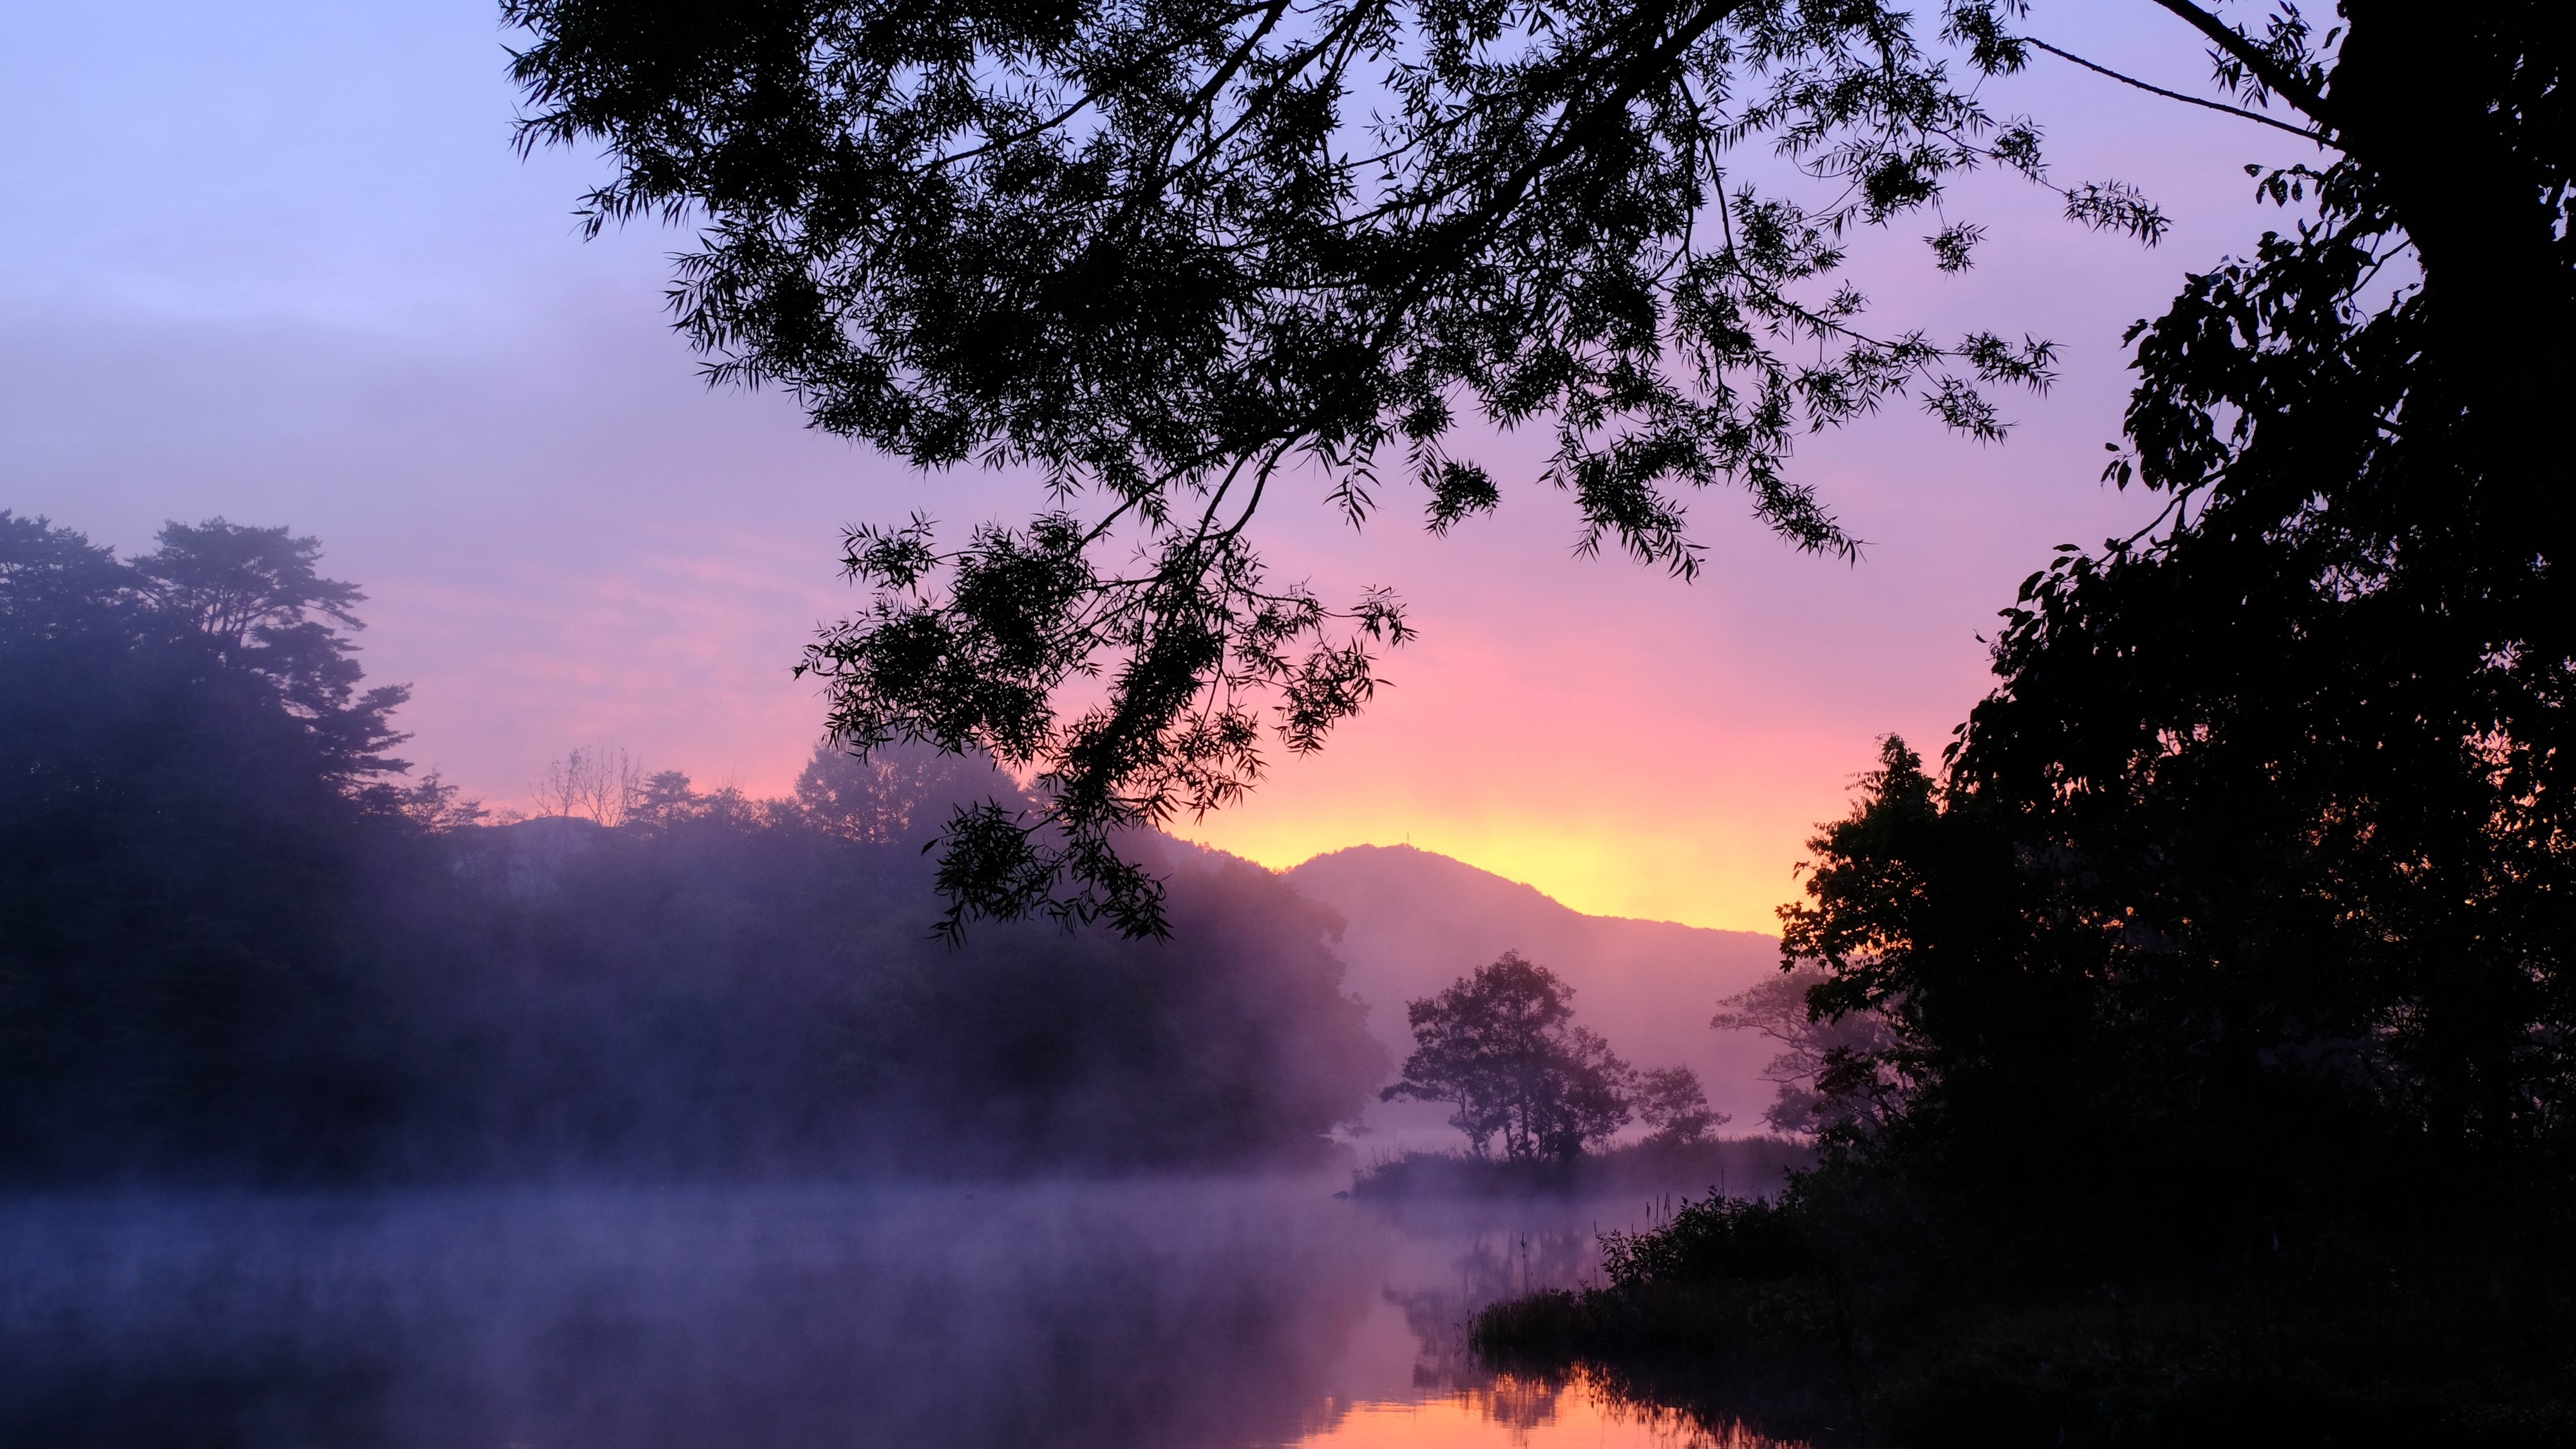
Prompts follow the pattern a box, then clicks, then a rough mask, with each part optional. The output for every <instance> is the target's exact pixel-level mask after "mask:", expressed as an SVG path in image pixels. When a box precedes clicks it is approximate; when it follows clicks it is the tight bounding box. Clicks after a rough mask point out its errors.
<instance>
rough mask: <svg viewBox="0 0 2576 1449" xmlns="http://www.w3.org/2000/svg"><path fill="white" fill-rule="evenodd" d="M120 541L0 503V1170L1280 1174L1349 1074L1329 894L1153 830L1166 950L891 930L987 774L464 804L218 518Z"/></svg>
mask: <svg viewBox="0 0 2576 1449" xmlns="http://www.w3.org/2000/svg"><path fill="white" fill-rule="evenodd" d="M160 545H161V546H160V547H159V549H158V550H156V551H155V552H152V553H150V554H146V555H142V556H140V557H136V558H134V559H131V560H120V559H118V558H116V557H115V556H114V555H113V554H112V553H111V552H110V551H109V550H106V549H104V548H100V547H96V546H93V545H91V544H90V543H89V542H88V541H87V540H85V539H84V538H82V537H81V536H80V535H78V534H76V533H73V532H70V531H68V530H63V529H57V528H53V527H50V526H48V525H47V524H46V523H45V522H44V521H42V520H37V519H28V518H23V517H14V516H11V515H8V514H0V766H5V768H0V1174H5V1175H6V1176H7V1177H9V1178H12V1179H16V1180H19V1181H57V1182H60V1181H99V1180H146V1179H161V1180H174V1179H175V1180H232V1181H246V1180H306V1181H314V1180H424V1179H439V1178H449V1177H456V1176H525V1175H531V1174H535V1175H600V1174H608V1175H620V1174H641V1175H651V1176H667V1175H692V1174H708V1173H723V1174H730V1175H738V1174H744V1173H812V1172H818V1171H821V1172H834V1171H845V1170H854V1169H859V1168H865V1167H870V1166H882V1165H889V1164H899V1165H910V1166H916V1167H933V1168H973V1169H1007V1168H1014V1167H1023V1166H1039V1165H1084V1166H1132V1165H1153V1164H1164V1165H1171V1164H1184V1163H1188V1164H1205V1163H1214V1162H1242V1161H1245V1160H1248V1159H1261V1158H1275V1157H1279V1156H1282V1155H1287V1156H1295V1155H1298V1154H1311V1153H1313V1152H1315V1151H1316V1150H1318V1149H1319V1148H1320V1147H1321V1146H1322V1142H1323V1134H1324V1132H1325V1131H1326V1130H1327V1129H1328V1128H1329V1127H1331V1126H1332V1124H1334V1123H1335V1122H1336V1121H1338V1120H1340V1119H1343V1118H1345V1117H1347V1116H1350V1115H1351V1114H1353V1113H1354V1112H1356V1111H1357V1110H1358V1108H1359V1107H1360V1106H1361V1105H1362V1104H1363V1103H1364V1102H1365V1101H1366V1100H1367V1095H1368V1093H1369V1092H1370V1091H1371V1090H1372V1089H1373V1088H1374V1087H1375V1086H1376V1085H1377V1084H1378V1082H1379V1081H1380V1079H1381V1078H1382V1076H1383V1074H1384V1070H1385V1061H1384V1055H1383V1052H1382V1050H1381V1049H1380V1048H1378V1047H1377V1046H1376V1045H1375V1044H1374V1043H1373V1042H1372V1041H1371V1039H1370V1038H1369V1037H1368V1036H1367V1035H1366V1033H1365V1032H1364V1030H1363V1028H1362V1011H1363V1008H1362V1007H1361V1006H1360V1005H1359V1004H1358V1003H1357V1002H1355V1001H1353V1000H1351V999H1349V998H1348V997H1346V996H1344V995H1343V994H1342V991H1341V971H1342V968H1341V964H1340V962H1339V961H1338V959H1337V958H1336V957H1335V956H1334V955H1333V953H1332V952H1331V950H1330V949H1329V947H1328V945H1327V944H1326V939H1325V938H1326V934H1327V932H1328V930H1329V929H1331V928H1332V925H1333V922H1332V920H1331V918H1330V916H1329V914H1328V913H1326V912H1324V911H1322V910H1321V909H1320V908H1318V907H1315V906H1312V905H1310V904H1308V903H1307V902H1305V901H1303V900H1302V899H1300V898H1299V897H1297V896H1296V895H1295V894H1294V893H1293V892H1292V891H1291V890H1290V889H1289V888H1288V887H1287V886H1286V885H1284V884H1283V883H1281V882H1279V881H1277V880H1276V879H1275V878H1273V877H1272V876H1270V875H1269V874H1268V873H1267V872H1264V871H1261V870H1258V869H1257V868H1254V867H1251V866H1248V865H1246V864H1243V863H1241V862H1237V861H1232V860H1228V859H1225V858H1221V857H1210V856H1202V855H1198V854H1196V853H1193V852H1190V851H1189V850H1188V849H1187V848H1185V847H1178V846H1172V845H1160V846H1157V845H1155V844H1154V843H1151V842H1147V843H1144V848H1146V849H1148V850H1156V849H1159V850H1160V851H1161V852H1162V854H1163V858H1162V859H1161V860H1160V861H1159V866H1160V868H1161V869H1162V870H1163V871H1164V872H1165V873H1167V874H1168V876H1169V880H1170V886H1169V891H1170V895H1169V901H1170V915H1171V922H1172V938H1171V940H1169V941H1168V942H1136V941H1126V940H1122V939H1118V938H1115V937H1113V936H1110V935H1108V934H1106V933H1102V932H1093V931H1064V930H1060V929H1056V928H1054V927H1052V926H1046V925H1021V926H991V927H986V928H980V929H978V930H977V931H976V932H975V933H974V934H973V936H972V938H971V939H970V940H969V941H968V942H967V943H966V944H965V945H964V946H962V947H955V948H952V947H951V946H949V945H946V944H943V943H941V942H939V941H937V940H934V939H933V937H932V928H933V926H934V925H935V924H936V921H937V919H938V912H937V909H936V906H937V901H936V898H935V896H934V894H933V892H932V889H931V873H932V869H933V867H932V865H931V863H930V861H929V860H928V859H927V858H926V857H925V855H924V853H923V849H922V847H923V846H924V844H925V843H926V842H927V841H928V840H929V839H930V838H931V836H932V835H933V833H934V832H935V830H936V829H937V827H938V826H939V824H940V823H942V822H943V821H944V820H945V819H946V817H947V815H948V813H949V808H950V807H951V806H952V805H953V804H956V803H962V802H970V801H973V800H978V799H984V798H990V797H996V796H998V797H1000V798H1002V799H1004V800H1005V801H1008V800H1009V799H1010V796H1011V794H1012V792H1013V791H1014V789H1015V787H1014V786H1013V784H1012V782H1011V781H1010V779H1009V778H1008V777H1007V776H1004V775H1002V774H1000V773H999V772H997V771H994V770H992V769H991V768H990V767H989V766H986V765H983V764H981V763H971V764H970V763H968V762H964V761H960V760H958V759H956V758H954V757H941V756H937V755H935V754H932V753H930V752H927V751H921V752H910V753H907V752H901V751H897V752H893V753H890V754H880V756H879V757H878V758H877V759H875V760H873V761H871V762H868V763H864V764H863V763H861V762H859V761H856V760H852V759H849V758H847V757H844V756H838V755H834V754H832V753H829V752H818V753H817V756H816V758H815V760H814V762H813V763H812V765H811V766H810V767H809V768H808V770H807V771H806V773H805V775H804V777H803V778H802V779H801V780H800V781H799V784H798V788H797V791H796V795H795V797H794V798H792V799H787V800H754V799H749V798H746V797H744V796H742V795H741V794H740V793H738V792H735V791H730V790H719V791H714V792H700V791H697V790H694V789H692V788H690V786H689V782H688V781H687V780H686V779H685V777H682V776H679V775H677V774H673V773H665V774H662V775H658V776H655V777H653V778H652V779H651V780H650V781H649V782H645V783H644V787H643V788H642V789H640V790H634V791H631V792H628V793H627V794H624V795H621V797H620V798H619V800H618V802H617V803H618V805H619V806H620V807H623V808H621V809H611V810H607V811H602V812H598V813H600V814H602V815H603V816H604V817H605V818H606V819H608V820H610V821H613V822H615V823H613V824H603V823H601V822H600V821H599V820H594V819H588V818H581V817H577V816H572V815H555V816H547V817H540V818H537V819H532V820H525V821H517V822H513V823H508V824H495V823H492V822H491V821H490V820H489V819H488V818H486V817H485V816H484V815H483V814H482V812H481V811H480V810H479V809H478V808H476V807H475V806H473V805H472V804H470V803H468V802H464V801H461V800H460V799H459V798H458V797H457V794H456V792H455V790H454V789H453V788H452V787H449V786H446V785H444V784H443V783H441V782H440V781H439V780H438V779H437V778H436V777H435V776H434V775H432V776H429V777H427V778H425V779H422V780H419V781H417V782H413V781H410V780H409V779H408V778H407V775H408V769H409V767H408V766H407V765H405V764H404V762H402V761H400V760H397V759H395V758H393V757H392V756H391V755H390V754H388V751H389V750H391V749H393V748H395V747H397V746H398V745H399V744H400V743H401V740H402V736H401V735H399V734H398V733H397V732H396V730H395V729H394V726H393V723H392V719H391V716H392V713H393V711H394V710H395V709H396V708H397V707H398V706H399V705H401V703H402V702H403V700H404V698H405V691H404V690H402V689H401V688H399V687H392V688H386V687H378V688H374V689H368V688H365V687H364V685H363V680H362V677H361V673H360V670H359V668H358V666H357V663H356V660H355V659H354V658H353V657H352V656H353V652H354V651H353V647H352V645H351V643H350V640H349V637H348V636H349V634H350V632H351V631H353V630H354V629H355V628H356V627H358V621H357V619H356V617H355V616H354V614H353V613H352V612H351V611H352V609H353V608H354V606H355V605H357V604H358V603H359V602H361V601H362V596H361V595H360V594H359V593H358V592H357V591H356V590H355V589H354V588H352V587H350V586H349V585H346V584H342V583H337V582H334V581H330V580H327V579H323V578H320V577H319V576H318V575H317V574H316V573H315V570H314V563H315V560H316V558H317V556H318V552H319V550H318V545H317V544H316V543H315V542H314V541H313V540H310V539H298V538H294V537H291V536H290V535H289V534H288V533H287V531H286V530H284V529H282V528H277V529H252V528H243V527H238V526H234V525H230V524H226V523H223V522H221V521H216V522H211V523H208V524H206V525H203V526H201V527H185V526H180V525H172V526H171V527H170V528H168V529H166V530H164V532H163V533H162V535H161V538H160Z"/></svg>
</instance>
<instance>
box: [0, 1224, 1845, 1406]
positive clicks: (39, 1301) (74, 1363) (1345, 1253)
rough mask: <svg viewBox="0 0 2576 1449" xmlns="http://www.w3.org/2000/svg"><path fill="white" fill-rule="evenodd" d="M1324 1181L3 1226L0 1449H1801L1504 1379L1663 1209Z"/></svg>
mask: <svg viewBox="0 0 2576 1449" xmlns="http://www.w3.org/2000/svg"><path fill="white" fill-rule="evenodd" d="M1337 1185H1338V1184H1337V1183H1335V1182H1327V1181H1306V1180H1300V1181H1233V1182H1165V1181H1154V1182H1122V1183H1088V1184H1057V1185H1048V1186H1015V1187H998V1186H994V1185H989V1184H986V1185H976V1186H965V1185H941V1186H921V1185H910V1186H901V1187H881V1188H850V1187H835V1188H828V1189H825V1188H813V1189H804V1188H798V1189H778V1188H769V1189H758V1190H749V1189H742V1190H723V1191H717V1190H625V1189H622V1190H610V1189H591V1188H584V1189H547V1190H511V1191H484V1192H442V1193H406V1194H399V1195H367V1196H309V1197H279V1196H252V1195H240V1196H197V1197H144V1196H132V1197H108V1198H101V1197H76V1198H44V1199H22V1200H17V1201H13V1202H9V1203H6V1204H0V1443H7V1444H30V1445H33V1444H43V1445H48V1446H102V1449H104V1446H116V1449H128V1446H132V1449H144V1446H150V1449H197V1446H204V1449H232V1446H239V1449H254V1446H256V1449H322V1446H331V1449H378V1446H381V1449H684V1446H685V1449H808V1446H811V1449H824V1446H831V1449H871V1446H905V1449H1003V1446H1010V1449H1022V1446H1049V1449H1052V1446H1067V1449H1090V1446H1098V1449H1234V1446H1287V1445H1297V1446H1311V1449H1327V1446H1330V1449H1363V1446H1366V1449H1399V1446H1401V1449H1430V1446H1441V1449H1476V1446H1487V1445H1492V1446H1502V1445H1511V1446H1526V1449H1555V1446H1572V1445H1583V1446H1588V1449H1629V1446H1638V1449H1642V1446H1649V1445H1652V1446H1661V1449H1682V1446H1698V1445H1708V1446H1725V1449H1757V1446H1773V1445H1779V1446H1791V1445H1794V1444H1795V1443H1797V1442H1798V1441H1791V1440H1782V1439H1773V1438H1767V1437H1765V1436H1764V1435H1762V1434H1760V1433H1757V1432H1755V1431H1754V1430H1753V1429H1751V1428H1749V1427H1747V1426H1746V1425H1744V1424H1742V1423H1739V1422H1735V1421H1733V1420H1732V1419H1730V1418H1729V1417H1728V1416H1727V1415H1725V1414H1723V1413H1710V1412H1708V1411H1707V1410H1706V1409H1705V1407H1703V1408H1702V1410H1701V1411H1700V1412H1699V1413H1698V1414H1697V1415H1695V1416H1694V1415H1685V1414H1681V1413H1678V1412H1674V1411H1669V1410H1658V1409H1655V1408H1652V1407H1648V1406H1643V1405H1638V1404H1634V1403H1631V1402H1628V1401H1626V1400H1624V1399H1622V1398H1620V1397H1619V1396H1618V1395H1615V1394H1612V1393H1610V1392H1608V1391H1606V1390H1603V1389H1600V1388H1597V1387H1595V1386H1593V1385H1591V1384H1590V1383H1588V1382H1586V1381H1583V1380H1580V1379H1578V1380H1576V1381H1573V1382H1562V1381H1543V1380H1533V1379H1522V1378H1514V1377H1511V1376H1508V1375H1496V1374H1494V1373H1491V1372H1489V1371H1487V1370H1486V1369H1484V1368H1483V1367H1481V1366H1480V1365H1479V1364H1478V1363H1477V1362H1476V1361H1475V1360H1474V1358H1473V1356H1472V1355H1471V1354H1469V1353H1468V1352H1467V1349H1466V1346H1465V1341H1464V1340H1465V1332H1464V1330H1465V1324H1466V1321H1467V1319H1468V1317H1469V1316H1470V1315H1471V1314H1472V1313H1473V1311H1474V1310H1475V1308H1476V1306H1477V1305H1479V1304H1480V1303H1483V1302H1486V1301H1489V1300H1491V1299H1493V1298H1495V1297H1498V1296H1502V1295H1505V1294H1508V1293H1512V1292H1517V1291H1520V1290H1521V1289H1523V1288H1525V1287H1532V1286H1546V1285H1555V1284H1565V1283H1571V1282H1573V1281H1575V1280H1577V1279H1578V1278H1580V1277H1582V1276H1584V1275H1586V1274H1588V1273H1592V1272H1595V1271H1596V1270H1597V1261H1598V1260H1597V1248H1596V1244H1595V1241H1594V1237H1593V1233H1594V1230H1595V1229H1596V1228H1597V1227H1614V1226H1623V1225H1630V1224H1633V1223H1634V1222H1637V1221H1642V1220H1643V1219H1644V1218H1645V1216H1646V1215H1647V1213H1648V1211H1649V1207H1648V1205H1647V1204H1645V1203H1643V1202H1635V1203H1616V1204H1613V1203H1573V1204H1566V1203H1557V1204H1444V1205H1425V1204H1411V1205H1404V1206H1400V1207H1386V1206H1380V1205H1376V1204H1367V1203H1358V1202H1351V1201H1343V1200H1337V1199H1335V1198H1334V1197H1333V1196H1332V1195H1331V1194H1332V1189H1333V1187H1335V1186H1337Z"/></svg>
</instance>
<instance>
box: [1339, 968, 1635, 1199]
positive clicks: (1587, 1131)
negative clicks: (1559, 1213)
mask: <svg viewBox="0 0 2576 1449" xmlns="http://www.w3.org/2000/svg"><path fill="white" fill-rule="evenodd" d="M1573 1003H1574V988H1573V987H1571V986H1568V985H1566V984H1565V983H1564V982H1563V981H1561V980H1559V979H1558V978H1557V975H1556V973H1555V972H1552V971H1550V970H1548V969H1547V968H1546V967H1544V966H1540V965H1536V964H1533V963H1532V962H1529V961H1526V960H1523V959H1522V958H1521V956H1520V954H1519V953H1518V952H1516V951H1506V952H1504V953H1503V954H1502V957H1501V958H1500V959H1499V960H1496V961H1495V962H1494V963H1493V964H1492V965H1490V966H1480V967H1478V968H1476V970H1475V972H1474V973H1473V974H1472V975H1469V976H1464V977H1461V978H1459V979H1458V980H1457V981H1456V982H1454V983H1452V984H1451V985H1450V986H1449V987H1448V988H1447V989H1445V990H1443V991H1441V992H1440V993H1439V994H1438V995H1436V996H1429V997H1424V998H1421V999H1419V1000H1414V1001H1409V1002H1406V1003H1405V1008H1404V1010H1405V1019H1406V1020H1407V1021H1408V1022H1409V1023H1411V1025H1412V1028H1413V1040H1414V1043H1415V1046H1414V1049H1413V1055H1411V1056H1409V1057H1407V1058H1406V1059H1405V1062H1404V1075H1403V1076H1402V1077H1401V1078H1399V1079H1398V1080H1397V1081H1396V1082H1395V1084H1394V1085H1393V1086H1390V1087H1388V1088H1386V1089H1385V1091H1384V1092H1383V1093H1381V1094H1380V1095H1382V1096H1383V1097H1384V1098H1385V1099H1386V1100H1387V1101H1390V1102H1392V1101H1395V1100H1397V1099H1399V1098H1411V1099H1414V1100H1418V1101H1426V1102H1452V1103H1455V1104H1456V1105H1457V1108H1458V1110H1457V1111H1456V1112H1454V1113H1452V1114H1451V1115H1450V1118H1449V1124H1450V1125H1451V1126H1453V1127H1455V1128H1457V1129H1458V1130H1459V1131H1461V1132H1464V1133H1466V1134H1467V1141H1468V1145H1469V1146H1470V1147H1471V1148H1472V1149H1473V1150H1474V1151H1475V1153H1476V1155H1477V1156H1479V1157H1482V1156H1484V1155H1485V1154H1486V1152H1487V1151H1488V1150H1489V1149H1488V1144H1490V1143H1491V1142H1492V1141H1493V1139H1494V1138H1495V1137H1496V1136H1497V1135H1499V1136H1500V1137H1501V1138H1502V1139H1503V1156H1504V1157H1505V1158H1506V1159H1508V1160H1509V1161H1512V1162H1531V1161H1538V1160H1543V1159H1544V1160H1554V1161H1560V1162H1562V1161H1570V1160H1572V1159H1573V1158H1574V1157H1576V1156H1577V1155H1578V1154H1580V1153H1581V1152H1582V1151H1583V1149H1584V1147H1585V1146H1586V1145H1588V1144H1590V1143H1594V1142H1598V1141H1600V1140H1602V1139H1604V1138H1606V1137H1608V1136H1609V1135H1610V1134H1611V1133H1613V1132H1616V1131H1618V1130H1619V1129H1620V1128H1621V1127H1624V1126H1626V1125H1627V1123H1628V1118H1629V1108H1628V1102H1629V1094H1630V1092H1631V1090H1632V1087H1633V1082H1632V1079H1633V1078H1634V1076H1635V1073H1634V1072H1633V1071H1631V1070H1630V1068H1629V1066H1628V1064H1627V1063H1626V1062H1623V1061H1621V1060H1620V1059H1619V1058H1618V1057H1617V1056H1616V1055H1614V1054H1613V1053H1612V1052H1611V1050H1610V1044H1609V1043H1608V1042H1606V1041H1603V1040H1602V1039H1601V1036H1600V1034H1599V1033H1597V1032H1594V1031H1591V1030H1588V1029H1586V1028H1584V1027H1579V1026H1576V1025H1574V1004H1573Z"/></svg>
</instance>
